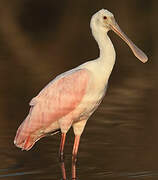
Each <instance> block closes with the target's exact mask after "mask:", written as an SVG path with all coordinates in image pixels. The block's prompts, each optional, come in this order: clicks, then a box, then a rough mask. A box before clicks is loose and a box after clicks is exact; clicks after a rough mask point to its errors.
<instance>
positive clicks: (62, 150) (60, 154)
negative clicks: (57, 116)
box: [59, 133, 66, 161]
mask: <svg viewBox="0 0 158 180" xmlns="http://www.w3.org/2000/svg"><path fill="white" fill-rule="evenodd" d="M65 138H66V133H62V134H61V142H60V149H59V158H60V160H61V161H63V159H64V145H65Z"/></svg>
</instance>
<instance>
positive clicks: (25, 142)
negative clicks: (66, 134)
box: [14, 117, 60, 151]
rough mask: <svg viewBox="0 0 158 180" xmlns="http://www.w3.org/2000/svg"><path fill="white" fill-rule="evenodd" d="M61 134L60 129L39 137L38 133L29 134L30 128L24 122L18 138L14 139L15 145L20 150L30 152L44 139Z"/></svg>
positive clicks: (17, 134) (18, 131)
mask: <svg viewBox="0 0 158 180" xmlns="http://www.w3.org/2000/svg"><path fill="white" fill-rule="evenodd" d="M27 118H29V117H27ZM27 118H26V119H27ZM59 132H60V129H57V130H55V131H53V132H50V133H46V134H40V135H37V133H36V132H29V128H27V127H26V124H25V121H24V122H23V123H22V124H21V125H20V127H19V128H18V130H17V133H16V136H15V139H14V144H15V145H16V146H17V147H18V148H21V149H22V150H26V151H28V150H30V149H31V148H32V147H33V145H34V144H35V143H36V142H37V141H38V140H40V139H41V138H42V137H45V136H50V135H54V134H57V133H59Z"/></svg>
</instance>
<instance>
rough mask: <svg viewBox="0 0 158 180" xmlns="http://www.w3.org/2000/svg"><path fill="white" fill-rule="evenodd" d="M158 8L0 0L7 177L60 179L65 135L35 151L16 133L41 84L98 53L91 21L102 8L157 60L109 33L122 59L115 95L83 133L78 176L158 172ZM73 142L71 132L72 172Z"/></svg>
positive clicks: (2, 144)
mask: <svg viewBox="0 0 158 180" xmlns="http://www.w3.org/2000/svg"><path fill="white" fill-rule="evenodd" d="M157 7H158V1H156V0H150V1H147V0H122V1H121V0H120V1H114V0H110V1H107V0H98V1H92V0H91V1H90V0H80V1H73V0H67V1H63V0H44V1H43V0H34V1H33V0H14V1H10V0H0V84H1V86H0V178H2V179H12V180H15V179H23V180H25V179H30V180H32V179H38V180H39V179H45V180H46V179H60V177H61V174H60V168H59V164H58V158H57V154H58V146H59V139H60V137H59V136H58V135H57V136H54V137H49V138H47V139H46V138H44V139H42V140H41V141H40V142H38V143H37V144H36V145H35V147H34V148H33V149H32V150H31V151H29V152H21V151H20V150H19V149H17V148H16V147H15V146H14V145H13V139H14V135H15V132H16V129H17V127H18V126H19V124H20V123H21V122H22V120H23V119H24V118H25V116H26V114H27V112H28V109H29V106H28V103H29V101H30V100H31V98H32V97H34V96H35V95H36V94H37V93H38V92H39V91H40V89H41V88H43V87H44V86H45V85H46V84H47V83H48V82H49V81H50V80H52V79H53V78H54V77H55V76H56V75H57V74H59V73H61V72H64V71H66V70H68V69H71V68H73V67H75V66H77V65H79V64H81V63H83V62H85V61H87V60H90V59H94V58H96V57H97V56H98V48H97V45H96V42H95V41H94V39H93V37H92V35H91V31H90V28H89V22H90V18H91V16H92V14H94V13H95V12H96V11H98V10H100V9H102V8H105V9H108V10H109V11H111V12H112V13H113V14H114V15H115V18H116V20H117V22H118V24H119V25H120V27H121V28H122V30H123V31H124V32H125V33H126V34H127V35H128V36H129V37H130V38H131V39H132V40H133V41H134V42H135V44H136V45H138V46H139V47H140V48H141V49H142V50H143V51H144V52H145V53H146V54H147V55H148V57H149V62H148V63H146V64H142V63H141V62H139V60H137V59H136V58H135V57H134V56H133V54H132V53H131V51H130V49H129V48H128V47H127V45H126V44H125V43H124V42H123V41H122V40H121V39H120V38H119V37H117V36H116V35H115V34H114V33H113V32H109V36H110V38H111V39H112V41H113V44H114V46H115V49H116V53H117V61H116V64H115V67H114V70H113V73H112V76H111V78H110V83H109V88H108V92H107V95H106V97H105V98H104V101H103V103H102V105H101V106H100V108H99V109H98V110H97V112H96V113H95V114H94V115H93V116H92V117H91V118H90V120H89V122H88V124H87V127H86V129H85V132H84V134H83V136H82V139H81V145H80V150H79V151H80V152H79V161H78V168H77V171H78V177H79V179H87V180H89V179H91V180H93V179H97V180H98V179H104V180H105V179H117V180H123V179H148V180H150V179H151V180H153V179H157V178H158V155H157V150H158V142H157V139H158V131H157V129H158V123H157V106H158V102H157V90H158V83H157V77H158V71H157V68H158V60H157V57H158V51H157V40H158V38H157V27H158V24H157V22H158V21H157V17H158V15H157ZM72 141H73V133H72V131H70V133H69V135H68V138H67V145H66V152H65V153H66V157H67V158H66V162H65V163H66V166H67V171H68V177H70V176H69V174H70V167H71V149H72ZM34 173H36V174H34ZM26 174H29V175H26ZM68 179H70V178H68Z"/></svg>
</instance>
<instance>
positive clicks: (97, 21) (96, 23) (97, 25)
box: [90, 9, 148, 63]
mask: <svg viewBox="0 0 158 180" xmlns="http://www.w3.org/2000/svg"><path fill="white" fill-rule="evenodd" d="M90 26H91V29H92V32H93V34H94V36H95V34H98V35H99V34H101V32H104V33H107V32H108V31H109V30H113V31H114V32H115V33H116V34H117V35H119V36H120V37H121V38H122V39H123V40H124V41H125V42H126V43H127V44H128V46H129V47H130V48H131V50H132V52H133V53H134V55H135V56H136V57H137V58H138V59H139V60H140V61H142V62H143V63H145V62H146V61H147V60H148V57H147V56H146V55H145V54H144V53H143V52H142V51H141V50H140V49H139V48H138V47H137V46H136V45H135V44H134V43H133V42H132V41H131V40H130V39H129V38H128V37H127V36H126V35H125V34H124V32H123V31H122V30H121V29H120V27H119V25H118V24H117V23H116V21H115V18H114V15H113V14H112V13H111V12H109V11H108V10H105V9H101V10H100V11H98V12H97V13H95V14H94V15H93V16H92V18H91V22H90Z"/></svg>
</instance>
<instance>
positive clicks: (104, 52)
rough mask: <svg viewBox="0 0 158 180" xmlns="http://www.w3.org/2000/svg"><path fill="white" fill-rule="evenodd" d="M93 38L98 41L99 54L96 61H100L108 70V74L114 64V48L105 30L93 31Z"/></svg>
mask: <svg viewBox="0 0 158 180" xmlns="http://www.w3.org/2000/svg"><path fill="white" fill-rule="evenodd" d="M93 35H94V37H95V40H96V41H97V43H98V46H99V50H100V54H99V58H98V61H99V62H100V63H101V65H102V66H103V67H105V69H106V71H109V75H110V73H111V71H112V69H113V66H114V64H115V56H116V55H115V49H114V46H113V44H112V42H111V40H110V38H109V36H108V35H107V32H105V31H103V32H100V33H98V32H96V33H95V32H93Z"/></svg>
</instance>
